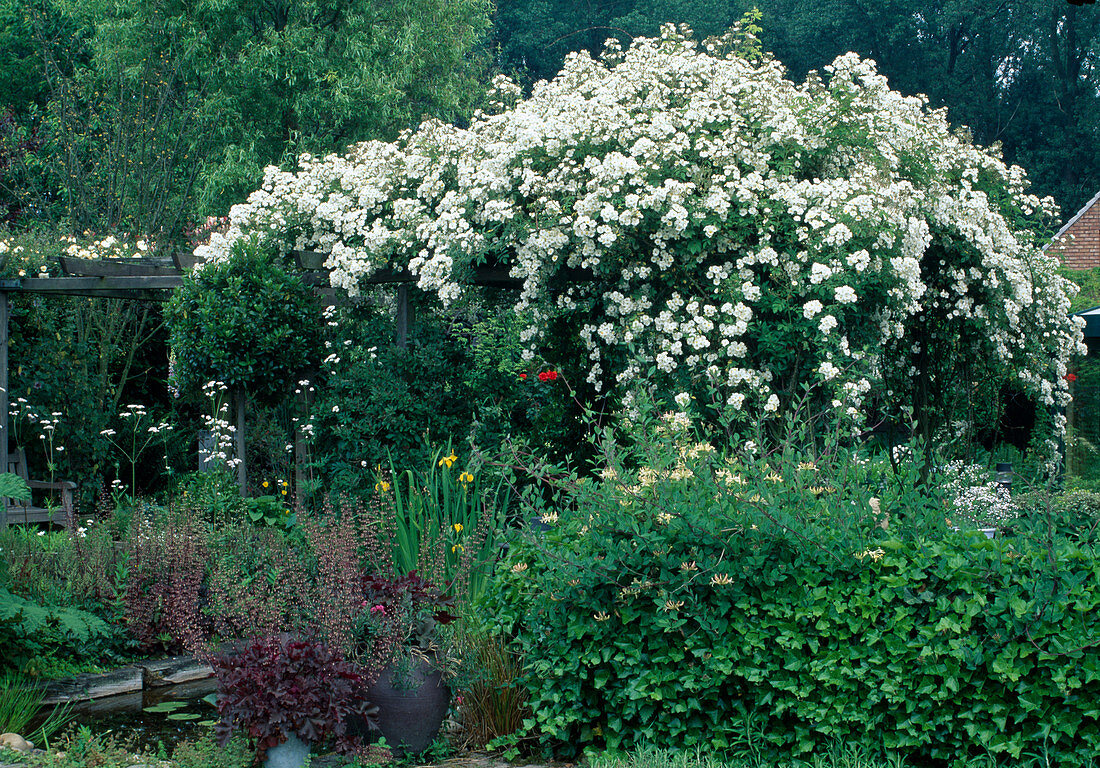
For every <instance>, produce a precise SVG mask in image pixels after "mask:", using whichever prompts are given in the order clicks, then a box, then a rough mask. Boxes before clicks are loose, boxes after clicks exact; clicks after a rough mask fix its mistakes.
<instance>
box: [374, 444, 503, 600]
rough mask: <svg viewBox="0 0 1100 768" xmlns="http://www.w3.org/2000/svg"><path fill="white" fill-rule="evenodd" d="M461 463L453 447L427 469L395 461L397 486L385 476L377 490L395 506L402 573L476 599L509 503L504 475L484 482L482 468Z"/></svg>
mask: <svg viewBox="0 0 1100 768" xmlns="http://www.w3.org/2000/svg"><path fill="white" fill-rule="evenodd" d="M456 461H457V456H456V455H455V453H454V452H453V451H451V450H450V447H449V446H448V448H447V449H439V450H437V451H436V452H435V453H434V454H433V455H432V457H431V460H430V461H429V462H428V469H427V471H423V472H419V471H414V470H412V469H406V470H404V471H402V472H398V471H397V470H396V469H395V468H394V466H393V462H392V460H391V462H390V472H389V475H388V477H392V478H393V486H392V489H391V487H390V483H389V482H388V481H387V480H386V479H380V480H378V482H377V483H376V484H375V490H376V491H378V492H380V496H381V497H382V498H383V499H385V500H386V502H387V503H388V504H392V512H393V519H394V524H395V528H394V557H393V561H394V565H395V566H396V568H397V572H398V573H400V574H407V573H410V572H412V571H420V572H421V573H425V574H431V577H432V578H433V579H435V580H436V581H437V583H439V584H443V585H447V588H448V589H452V588H453V589H455V590H461V591H462V594H461V595H458V594H454V593H452V594H454V596H455V597H461V598H462V599H463V600H476V599H477V598H478V597H479V596H480V595H481V593H482V592H483V591H484V589H485V582H486V579H487V578H488V575H489V569H490V568H491V567H492V562H493V558H494V555H495V552H496V549H497V546H498V541H497V536H498V531H499V530H500V529H501V527H502V526H503V523H504V518H505V515H506V506H507V501H506V496H505V493H504V483H503V481H502V480H501V479H499V478H498V479H497V480H496V482H495V483H493V482H492V481H490V483H488V484H487V485H486V486H483V485H482V482H483V478H482V474H483V473H482V472H481V471H477V475H476V476H475V474H474V472H471V471H470V469H464V468H462V465H458V464H455V462H456ZM471 469H473V468H471ZM460 577H461V578H460ZM456 579H458V581H459V582H461V583H456Z"/></svg>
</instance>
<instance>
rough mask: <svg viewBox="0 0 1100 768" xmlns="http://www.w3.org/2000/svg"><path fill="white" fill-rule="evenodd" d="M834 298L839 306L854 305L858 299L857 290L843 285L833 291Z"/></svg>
mask: <svg viewBox="0 0 1100 768" xmlns="http://www.w3.org/2000/svg"><path fill="white" fill-rule="evenodd" d="M833 298H835V299H836V302H837V304H854V303H855V302H856V299H857V298H858V297H857V296H856V290H855V288H853V287H852V286H850V285H842V286H840V287H838V288H837V289H836V290H835V291H833Z"/></svg>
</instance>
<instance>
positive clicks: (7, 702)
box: [0, 675, 71, 746]
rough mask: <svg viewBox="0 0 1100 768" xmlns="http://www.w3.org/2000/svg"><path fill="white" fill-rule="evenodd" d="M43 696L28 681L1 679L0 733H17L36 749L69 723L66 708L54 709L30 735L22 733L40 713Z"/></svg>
mask: <svg viewBox="0 0 1100 768" xmlns="http://www.w3.org/2000/svg"><path fill="white" fill-rule="evenodd" d="M43 695H44V694H43V692H42V690H41V689H40V688H38V686H36V685H34V684H33V683H31V682H30V681H28V680H26V679H24V678H21V677H18V676H15V675H8V676H6V677H4V678H2V679H0V733H18V734H21V735H22V736H23V737H24V738H26V739H27V740H28V741H33V742H34V743H35V745H39V746H40V745H42V744H45V743H47V742H48V741H49V739H50V737H52V736H53V735H54V733H56V732H57V731H58V730H60V729H61V727H62V726H64V725H65V724H66V723H67V722H69V720H70V719H71V718H70V715H69V707H68V706H67V705H66V706H57V707H54V708H53V711H52V712H51V713H50V714H49V716H48V717H47V718H46V720H45V721H44V722H43V723H42V724H41V725H39V726H38V727H37V728H35V729H34V730H33V731H31V732H27V731H26V730H25V729H26V728H27V726H28V724H30V722H31V721H32V720H34V719H35V718H36V717H37V716H38V714H39V713H40V712H41V711H42V709H43V705H42V698H43Z"/></svg>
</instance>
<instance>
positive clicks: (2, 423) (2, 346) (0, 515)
mask: <svg viewBox="0 0 1100 768" xmlns="http://www.w3.org/2000/svg"><path fill="white" fill-rule="evenodd" d="M10 403H11V400H10V398H8V292H7V291H0V458H2V459H3V464H2V465H0V466H2V467H3V469H4V471H7V469H8V406H9V405H10ZM7 526H8V509H7V506H6V505H5V504H3V503H0V528H6V527H7Z"/></svg>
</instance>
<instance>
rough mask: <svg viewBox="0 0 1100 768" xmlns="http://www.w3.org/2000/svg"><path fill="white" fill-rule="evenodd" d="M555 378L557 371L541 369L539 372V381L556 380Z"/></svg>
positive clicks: (556, 377)
mask: <svg viewBox="0 0 1100 768" xmlns="http://www.w3.org/2000/svg"><path fill="white" fill-rule="evenodd" d="M557 380H558V372H557V371H543V372H542V373H540V374H539V381H557Z"/></svg>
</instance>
